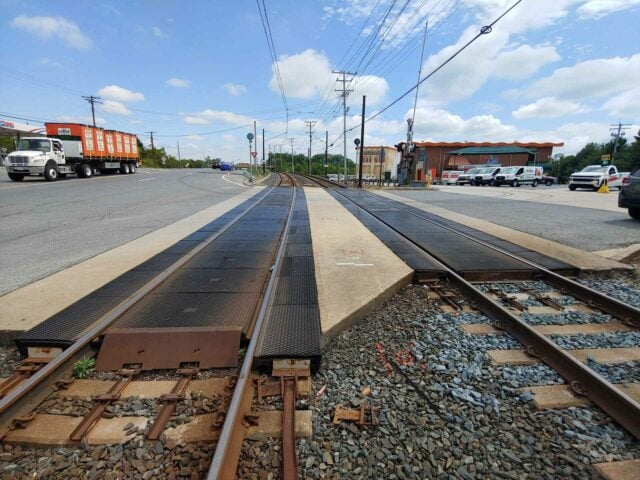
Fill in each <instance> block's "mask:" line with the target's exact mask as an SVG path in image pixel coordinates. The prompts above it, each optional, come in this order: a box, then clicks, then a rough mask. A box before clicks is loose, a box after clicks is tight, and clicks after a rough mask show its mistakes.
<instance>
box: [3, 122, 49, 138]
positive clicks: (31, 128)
mask: <svg viewBox="0 0 640 480" xmlns="http://www.w3.org/2000/svg"><path fill="white" fill-rule="evenodd" d="M0 135H12V136H24V135H44V125H30V124H28V123H18V122H14V121H13V120H5V119H4V118H0Z"/></svg>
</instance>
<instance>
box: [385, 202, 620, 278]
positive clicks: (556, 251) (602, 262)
mask: <svg viewBox="0 0 640 480" xmlns="http://www.w3.org/2000/svg"><path fill="white" fill-rule="evenodd" d="M375 193H377V194H378V195H381V196H383V197H387V198H389V199H392V200H396V201H398V202H402V203H404V204H406V205H411V206H412V207H415V208H419V209H420V210H424V211H425V212H429V213H432V214H434V215H438V216H440V217H443V218H446V219H448V220H452V221H454V222H458V223H460V224H461V225H464V226H466V227H470V228H475V229H476V230H479V231H481V232H484V233H488V234H490V235H493V236H494V237H497V238H501V239H503V240H507V241H509V242H512V243H515V244H517V245H520V246H522V247H525V248H528V249H530V250H533V251H534V252H539V253H542V254H544V255H547V256H549V257H552V258H555V259H557V260H560V261H562V262H566V263H568V264H570V265H573V266H575V267H577V268H579V269H580V270H583V271H586V272H589V271H592V272H593V271H610V270H628V269H630V268H631V267H630V266H628V265H625V264H624V263H620V262H617V261H615V260H611V259H608V258H604V257H602V256H600V255H596V254H595V253H590V252H586V251H584V250H580V249H578V248H574V247H569V246H567V245H563V244H561V243H558V242H554V241H553V240H547V239H544V238H540V237H537V236H535V235H531V234H529V233H524V232H520V231H518V230H514V229H512V228H508V227H503V226H502V225H496V224H495V223H491V222H487V221H486V220H480V219H478V218H473V217H470V216H468V215H463V214H461V213H456V212H452V211H450V210H446V209H444V208H440V207H436V206H433V205H429V204H427V203H424V202H420V201H416V200H410V199H408V198H405V197H402V196H400V195H395V194H393V193H390V192H385V191H377V192H375Z"/></svg>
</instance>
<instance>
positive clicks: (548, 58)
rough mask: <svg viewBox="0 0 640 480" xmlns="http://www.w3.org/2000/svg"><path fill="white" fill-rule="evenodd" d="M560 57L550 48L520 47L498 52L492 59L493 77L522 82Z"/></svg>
mask: <svg viewBox="0 0 640 480" xmlns="http://www.w3.org/2000/svg"><path fill="white" fill-rule="evenodd" d="M558 60H560V55H559V54H558V52H557V51H556V48H555V47H552V46H531V45H520V46H519V47H517V48H515V49H513V50H508V51H503V52H500V53H499V54H498V55H497V56H496V57H495V59H494V62H493V65H492V68H493V70H494V71H493V76H495V77H496V78H506V79H508V80H524V79H526V78H529V77H531V76H532V75H533V74H534V73H536V72H537V71H538V70H540V68H542V67H544V66H545V65H547V64H548V63H552V62H557V61H558Z"/></svg>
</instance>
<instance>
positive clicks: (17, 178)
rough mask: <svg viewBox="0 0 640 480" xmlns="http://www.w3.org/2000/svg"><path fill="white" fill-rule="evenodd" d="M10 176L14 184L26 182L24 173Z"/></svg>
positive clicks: (10, 174)
mask: <svg viewBox="0 0 640 480" xmlns="http://www.w3.org/2000/svg"><path fill="white" fill-rule="evenodd" d="M8 175H9V178H10V179H11V180H13V181H14V182H21V181H22V180H24V173H9V174H8Z"/></svg>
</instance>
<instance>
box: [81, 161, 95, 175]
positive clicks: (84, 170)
mask: <svg viewBox="0 0 640 480" xmlns="http://www.w3.org/2000/svg"><path fill="white" fill-rule="evenodd" d="M78 176H79V177H80V178H91V177H92V176H93V168H91V165H89V164H88V163H83V164H82V165H80V170H79V171H78Z"/></svg>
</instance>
